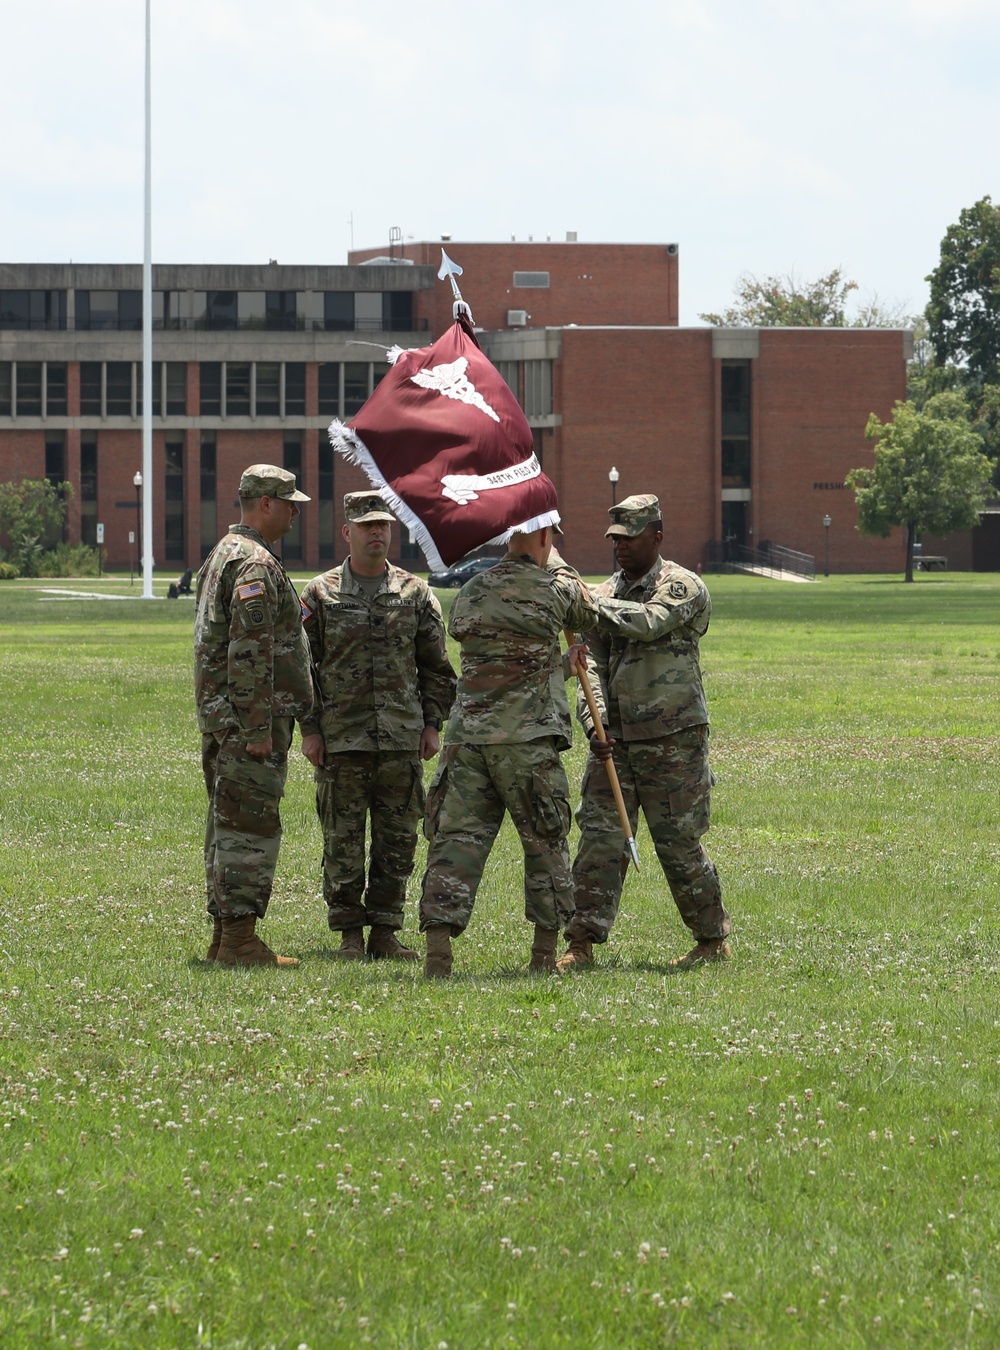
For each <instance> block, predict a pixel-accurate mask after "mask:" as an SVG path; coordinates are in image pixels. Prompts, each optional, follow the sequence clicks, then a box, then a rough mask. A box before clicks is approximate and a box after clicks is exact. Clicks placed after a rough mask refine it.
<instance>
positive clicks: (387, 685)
mask: <svg viewBox="0 0 1000 1350" xmlns="http://www.w3.org/2000/svg"><path fill="white" fill-rule="evenodd" d="M344 518H345V522H346V523H345V525H344V528H343V535H344V539H345V541H346V542H347V544H348V547H349V549H350V556H349V557H348V559H347V560H346V561H345V562H343V563H342V564H341V565H340V566H339V567H334V568H331V570H330V571H329V572H324V573H323V574H322V576H318V577H316V578H315V579H314V580H313V581H311V582H310V583H309V585H308V586H306V588H305V590H304V591H303V592H302V613H303V618H304V622H305V631H306V637H307V638H308V641H309V646H310V649H311V651H312V656H313V661H314V663H315V666H316V670H317V673H318V678H319V685H320V691H321V696H322V697H321V702H320V703H319V704H318V706H317V707H316V708H315V709H314V710H313V712H312V714H311V715H310V716H308V717H305V718H302V719H300V726H301V730H302V752H303V754H304V755H305V756H306V758H307V759H308V760H309V762H310V763H311V764H312V765H313V766H314V768H315V778H316V810H317V813H318V815H319V819H320V824H321V825H322V828H323V894H324V898H325V900H326V905H327V922H328V924H329V926H330V928H331V929H332V930H333V931H334V932H339V933H340V934H341V942H340V947H339V949H338V950H337V953H336V954H337V956H339V957H341V958H343V959H346V960H354V961H360V960H363V959H364V957H365V955H366V951H365V942H364V929H365V926H368V928H369V934H368V948H367V956H368V957H369V958H370V959H372V960H375V959H378V958H385V957H388V958H392V959H396V960H416V959H417V958H418V954H417V952H416V951H414V950H413V949H412V948H411V947H406V946H404V945H403V944H402V943H401V942H400V941H399V937H398V933H399V930H400V929H401V928H402V926H403V903H404V900H405V898H406V883H407V879H408V878H409V876H410V873H411V872H412V871H413V859H414V854H415V852H416V846H417V825H418V822H419V821H420V819H421V817H422V815H423V810H424V787H423V765H422V763H421V761H422V760H426V759H431V758H433V756H434V755H436V754H437V753H438V749H439V744H440V738H439V733H440V731H441V727H442V724H443V723H444V720H445V718H447V716H448V713H449V712H450V710H451V704H452V700H453V698H454V696H455V672H454V671H453V670H452V667H451V663H450V662H449V660H448V648H447V640H446V638H445V631H444V623H443V621H442V617H441V607H440V605H439V604H438V602H437V600H436V598H435V597H434V595H433V593H432V591H431V589H430V587H429V586H428V585H427V583H426V581H423V580H422V579H421V578H420V577H415V576H413V575H412V573H410V572H406V571H404V570H403V569H402V568H400V567H394V566H392V565H391V564H390V563H389V562H388V561H387V557H388V552H389V544H390V540H391V535H392V522H393V516H392V514H391V513H390V512H389V510H388V509H387V507H386V504H385V502H384V501H383V500H382V498H381V497H380V496H379V495H378V493H377V492H375V491H371V490H369V491H368V492H349V493H347V495H346V496H345V497H344ZM369 820H370V822H371V825H370V829H371V849H370V857H369V858H368V859H367V880H366V857H365V829H366V824H367V822H368V821H369Z"/></svg>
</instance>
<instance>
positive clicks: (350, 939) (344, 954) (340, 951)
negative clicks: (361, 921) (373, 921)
mask: <svg viewBox="0 0 1000 1350" xmlns="http://www.w3.org/2000/svg"><path fill="white" fill-rule="evenodd" d="M333 955H334V956H335V957H337V959H338V960H340V961H363V960H364V959H365V930H364V929H363V928H345V929H344V930H343V932H342V933H341V935H340V946H339V947H338V948H337V950H336V951H335V952H334V953H333Z"/></svg>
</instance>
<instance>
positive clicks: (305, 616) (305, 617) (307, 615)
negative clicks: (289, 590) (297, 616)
mask: <svg viewBox="0 0 1000 1350" xmlns="http://www.w3.org/2000/svg"><path fill="white" fill-rule="evenodd" d="M299 607H300V608H301V610H302V622H303V623H308V621H309V620H310V619H311V618H312V616H313V612H312V610H311V609H310V608H309V606H308V605H307V604H306V602H305V601H304V600H301V599H300V600H299Z"/></svg>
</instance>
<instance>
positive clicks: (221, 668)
mask: <svg viewBox="0 0 1000 1350" xmlns="http://www.w3.org/2000/svg"><path fill="white" fill-rule="evenodd" d="M194 687H195V702H196V703H197V705H198V725H199V727H200V728H201V730H202V731H203V732H214V731H223V730H225V729H226V728H230V727H236V728H238V729H239V730H240V731H241V732H242V733H243V734H244V735H245V736H246V738H247V740H248V741H265V740H267V738H268V737H269V736H270V735H271V719H272V717H304V716H305V715H306V713H308V712H309V710H310V708H311V707H312V701H313V684H312V674H311V670H310V662H309V644H308V643H307V642H306V639H305V634H304V633H303V631H302V611H301V608H300V606H299V599H298V596H297V595H296V594H295V588H294V586H293V585H292V583H291V582H290V581H289V579H288V574H287V573H286V572H285V569H284V567H283V566H282V565H281V562H280V560H279V559H278V558H276V557H275V555H274V554H273V553H272V552H271V550H270V549H269V548H268V546H267V544H266V543H265V542H264V540H263V539H262V538H261V536H260V535H259V534H258V533H257V531H256V530H251V529H250V528H249V527H248V526H246V525H233V526H231V527H230V530H229V533H228V534H227V535H226V536H225V538H223V539H222V540H220V541H219V543H218V544H216V546H215V548H214V549H213V550H212V552H211V553H210V554H209V556H208V558H207V559H206V560H205V563H204V565H203V566H202V569H201V571H200V572H199V573H198V591H197V598H196V601H195V620H194Z"/></svg>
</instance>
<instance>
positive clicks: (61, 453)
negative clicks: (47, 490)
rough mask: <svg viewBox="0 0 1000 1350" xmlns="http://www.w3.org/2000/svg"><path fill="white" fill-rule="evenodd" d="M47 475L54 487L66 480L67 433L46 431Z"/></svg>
mask: <svg viewBox="0 0 1000 1350" xmlns="http://www.w3.org/2000/svg"><path fill="white" fill-rule="evenodd" d="M45 477H46V479H47V481H48V482H50V483H51V484H52V486H53V487H54V488H57V487H59V486H60V485H61V484H62V483H64V482H65V481H66V433H65V431H47V432H46V433H45Z"/></svg>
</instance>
